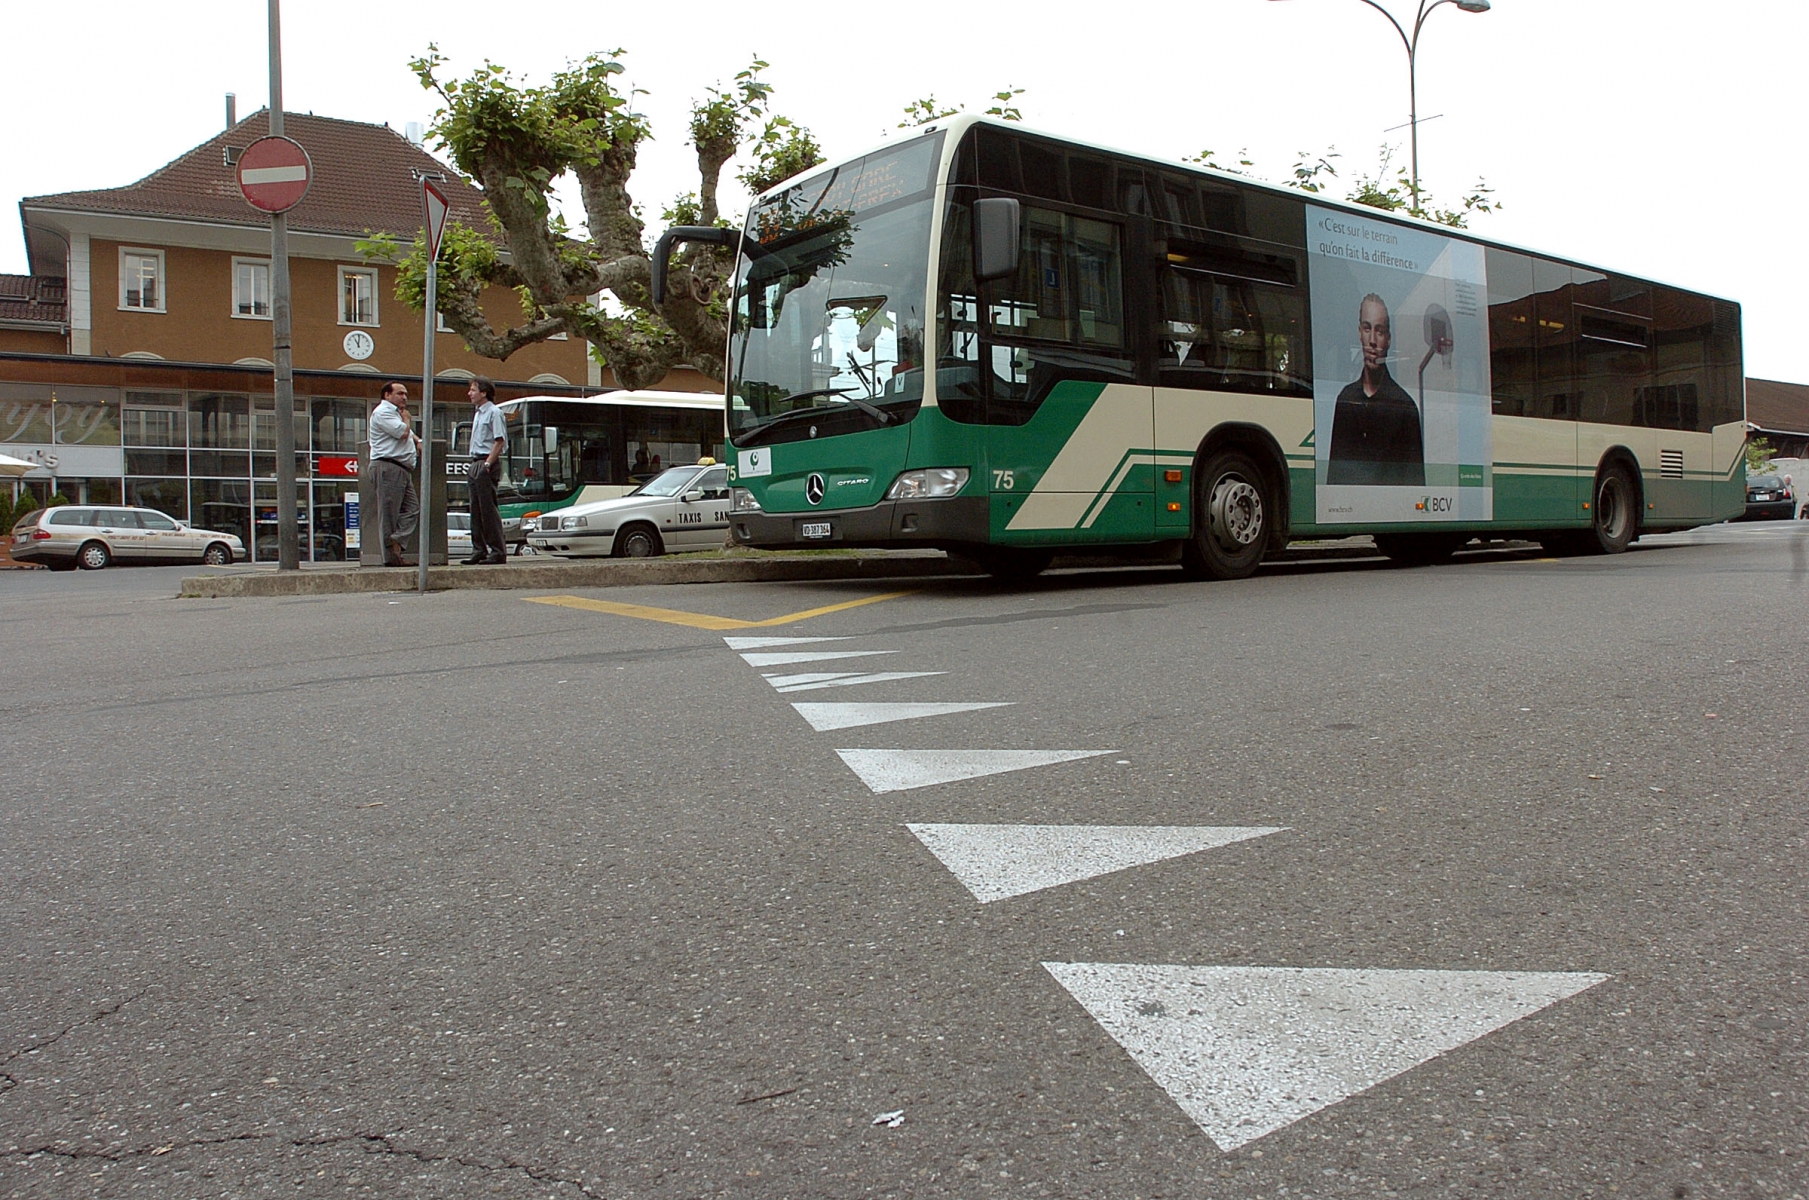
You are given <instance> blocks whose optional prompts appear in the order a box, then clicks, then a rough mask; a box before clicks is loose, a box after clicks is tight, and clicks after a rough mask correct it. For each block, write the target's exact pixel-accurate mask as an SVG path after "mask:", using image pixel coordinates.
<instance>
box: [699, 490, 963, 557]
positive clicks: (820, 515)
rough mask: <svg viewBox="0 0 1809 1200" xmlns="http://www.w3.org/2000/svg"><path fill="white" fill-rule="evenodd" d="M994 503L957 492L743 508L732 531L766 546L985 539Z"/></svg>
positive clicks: (732, 519) (890, 545) (885, 545)
mask: <svg viewBox="0 0 1809 1200" xmlns="http://www.w3.org/2000/svg"><path fill="white" fill-rule="evenodd" d="M989 509H990V504H989V502H988V500H987V498H986V497H985V496H955V497H953V498H951V499H947V500H882V501H881V502H880V503H878V504H875V505H873V506H872V507H870V508H837V509H816V510H812V511H810V512H798V513H769V512H737V513H731V514H729V533H730V535H731V536H732V537H733V538H734V539H735V541H736V543H737V544H739V545H742V546H755V547H759V548H761V549H766V550H772V549H779V548H788V549H797V548H800V547H805V548H808V547H811V546H865V547H869V548H873V549H899V548H902V547H910V546H934V547H947V546H961V545H980V544H984V543H985V542H986V541H987V540H988V531H989V529H990V513H989Z"/></svg>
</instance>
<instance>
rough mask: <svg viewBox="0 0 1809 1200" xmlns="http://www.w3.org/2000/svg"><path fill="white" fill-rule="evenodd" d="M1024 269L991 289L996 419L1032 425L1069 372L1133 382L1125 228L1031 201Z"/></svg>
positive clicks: (986, 315)
mask: <svg viewBox="0 0 1809 1200" xmlns="http://www.w3.org/2000/svg"><path fill="white" fill-rule="evenodd" d="M1023 212H1024V217H1023V220H1024V228H1023V240H1022V245H1023V250H1022V255H1021V257H1020V258H1019V260H1018V272H1017V274H1016V275H1015V276H1013V277H1012V278H1011V279H1008V280H1002V281H1000V282H998V283H996V284H994V285H992V286H991V287H990V288H988V289H987V290H986V291H985V292H984V293H983V295H984V301H983V308H984V311H983V313H982V314H981V316H982V320H983V324H984V331H985V333H986V334H988V335H990V337H989V339H988V340H989V341H990V343H991V344H990V346H989V347H988V349H987V353H986V355H985V362H984V365H985V367H987V368H988V369H987V370H986V376H987V384H988V387H987V404H986V421H987V423H988V424H992V425H1022V424H1024V423H1025V422H1026V421H1028V420H1030V418H1031V417H1032V416H1034V415H1035V414H1036V410H1037V408H1038V407H1039V406H1040V405H1041V404H1042V402H1043V398H1044V397H1045V396H1047V395H1048V394H1049V391H1050V389H1051V388H1053V387H1054V386H1055V385H1056V384H1057V383H1060V382H1062V381H1063V380H1070V379H1071V380H1085V381H1092V382H1112V381H1118V380H1125V381H1128V380H1130V379H1132V378H1133V377H1134V376H1135V370H1134V365H1133V362H1132V360H1131V358H1130V357H1129V355H1128V354H1127V352H1126V351H1125V348H1124V347H1125V343H1126V340H1127V339H1126V336H1125V325H1124V260H1123V249H1122V247H1123V240H1124V239H1123V231H1122V230H1121V229H1120V228H1119V227H1118V225H1116V224H1114V223H1112V222H1110V221H1100V220H1095V219H1093V218H1091V217H1081V216H1076V215H1074V214H1072V213H1064V212H1055V211H1053V210H1050V209H1043V208H1032V207H1030V206H1029V205H1026V206H1024V210H1023Z"/></svg>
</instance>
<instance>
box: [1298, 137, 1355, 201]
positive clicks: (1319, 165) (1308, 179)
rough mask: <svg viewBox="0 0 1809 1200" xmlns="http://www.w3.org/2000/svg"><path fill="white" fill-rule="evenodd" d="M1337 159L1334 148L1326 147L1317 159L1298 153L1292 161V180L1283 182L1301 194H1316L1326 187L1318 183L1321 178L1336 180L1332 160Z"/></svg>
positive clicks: (1303, 151) (1336, 151)
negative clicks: (1301, 192)
mask: <svg viewBox="0 0 1809 1200" xmlns="http://www.w3.org/2000/svg"><path fill="white" fill-rule="evenodd" d="M1337 157H1339V155H1338V148H1337V147H1336V146H1331V147H1327V148H1326V151H1325V153H1324V154H1321V155H1320V156H1319V157H1317V158H1314V157H1313V156H1312V155H1311V154H1308V153H1307V152H1306V151H1305V150H1302V151H1299V152H1298V154H1297V155H1296V156H1295V159H1294V178H1292V179H1289V180H1284V181H1283V182H1285V183H1286V184H1287V185H1288V186H1289V187H1291V188H1298V189H1299V190H1300V191H1303V192H1312V193H1318V192H1319V191H1320V190H1322V189H1323V188H1324V187H1325V186H1326V185H1325V184H1323V183H1321V182H1320V181H1319V180H1320V177H1321V176H1324V177H1325V178H1326V179H1327V180H1330V179H1335V178H1337V175H1338V169H1337V168H1336V167H1334V166H1332V159H1334V158H1337ZM1352 199H1355V197H1352Z"/></svg>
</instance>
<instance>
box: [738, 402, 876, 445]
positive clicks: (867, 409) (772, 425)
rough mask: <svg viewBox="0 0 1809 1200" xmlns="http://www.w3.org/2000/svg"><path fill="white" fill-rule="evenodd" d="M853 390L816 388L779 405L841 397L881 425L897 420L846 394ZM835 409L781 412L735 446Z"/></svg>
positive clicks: (820, 406)
mask: <svg viewBox="0 0 1809 1200" xmlns="http://www.w3.org/2000/svg"><path fill="white" fill-rule="evenodd" d="M853 390H854V389H853V388H816V389H814V390H812V391H808V392H798V393H796V394H794V395H790V396H787V397H785V399H783V400H781V401H779V403H781V404H789V403H791V402H792V401H794V400H809V399H812V398H813V397H816V396H842V397H844V399H843V400H842V403H844V404H849V405H852V406H853V407H855V408H858V409H860V410H861V411H862V412H864V413H866V414H867V415H868V416H870V417H872V418H873V419H874V420H876V421H878V422H879V423H880V424H881V425H890V424H892V423H893V422H894V421H896V420H897V419H898V418H897V417H896V416H895V415H894V414H892V413H889V412H887V411H886V410H885V409H883V408H879V407H878V406H876V405H872V404H869V403H867V402H866V401H865V400H862V399H860V398H858V397H856V396H849V395H848V393H849V392H851V391H853ZM836 407H837V405H835V404H813V405H811V406H810V407H809V408H794V409H792V410H791V411H790V412H782V413H780V414H779V415H778V416H776V417H773V418H772V419H771V420H768V421H765V422H763V423H762V424H760V425H758V426H756V427H754V428H753V429H751V430H749V431H748V433H747V436H746V437H745V438H744V439H743V440H742V441H739V442H737V443H736V445H738V446H751V445H754V444H756V443H757V442H759V441H760V440H761V438H762V437H764V436H765V435H766V434H767V433H769V432H771V431H772V430H774V429H777V428H778V427H779V426H781V425H785V424H788V423H790V422H791V421H794V420H797V419H799V418H802V417H813V416H821V415H822V414H823V413H825V412H831V411H833V410H834V409H835V408H836Z"/></svg>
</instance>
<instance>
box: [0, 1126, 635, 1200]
mask: <svg viewBox="0 0 1809 1200" xmlns="http://www.w3.org/2000/svg"><path fill="white" fill-rule="evenodd" d="M402 1133H403V1131H402V1130H397V1131H396V1132H395V1133H340V1134H330V1135H328V1136H325V1137H312V1138H289V1139H287V1145H289V1146H290V1147H292V1148H294V1149H297V1150H312V1149H318V1148H321V1147H326V1146H343V1145H357V1146H361V1147H362V1148H363V1149H364V1151H365V1153H367V1154H391V1155H395V1156H397V1157H399V1158H409V1159H413V1160H414V1161H415V1162H418V1163H423V1164H430V1163H447V1164H450V1165H452V1166H455V1167H465V1168H468V1169H470V1170H474V1171H491V1172H494V1171H518V1172H520V1173H521V1174H523V1175H526V1176H527V1177H528V1178H529V1179H532V1180H533V1181H534V1182H536V1183H552V1184H565V1185H567V1186H569V1187H574V1188H576V1189H578V1191H579V1192H580V1193H581V1194H583V1195H585V1196H587V1197H590V1200H604V1196H603V1193H602V1192H599V1191H597V1190H596V1189H595V1188H593V1187H591V1186H590V1185H589V1184H587V1183H585V1182H584V1181H583V1180H582V1179H573V1178H571V1177H570V1176H566V1175H561V1174H559V1173H558V1172H556V1171H553V1170H550V1169H548V1168H546V1167H541V1166H536V1165H534V1164H533V1163H525V1162H517V1161H516V1160H514V1159H512V1158H508V1157H505V1156H501V1155H499V1156H497V1157H496V1158H495V1159H493V1160H484V1159H476V1158H466V1157H464V1156H463V1155H458V1154H435V1153H433V1152H432V1151H428V1150H417V1149H414V1148H412V1147H409V1146H404V1145H401V1144H399V1143H398V1141H397V1139H398V1138H400V1137H401V1136H402ZM278 1140H279V1139H278V1137H277V1135H276V1134H272V1133H235V1134H228V1135H226V1136H224V1137H213V1138H195V1139H192V1140H190V1141H184V1142H166V1143H160V1144H157V1145H146V1146H139V1147H136V1148H134V1149H131V1150H108V1149H96V1148H92V1147H81V1146H69V1145H61V1144H58V1143H54V1142H51V1143H46V1144H44V1145H41V1146H15V1147H10V1148H8V1149H5V1150H0V1157H6V1158H19V1159H30V1158H36V1157H38V1156H40V1155H43V1156H47V1157H51V1158H61V1159H68V1160H70V1161H75V1162H79V1161H92V1160H95V1159H99V1160H101V1161H104V1162H111V1163H123V1162H130V1161H132V1160H134V1159H139V1158H161V1157H163V1156H164V1155H167V1154H171V1153H174V1152H175V1151H178V1150H194V1149H200V1148H204V1147H208V1146H226V1145H231V1144H233V1143H234V1142H276V1141H278Z"/></svg>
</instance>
